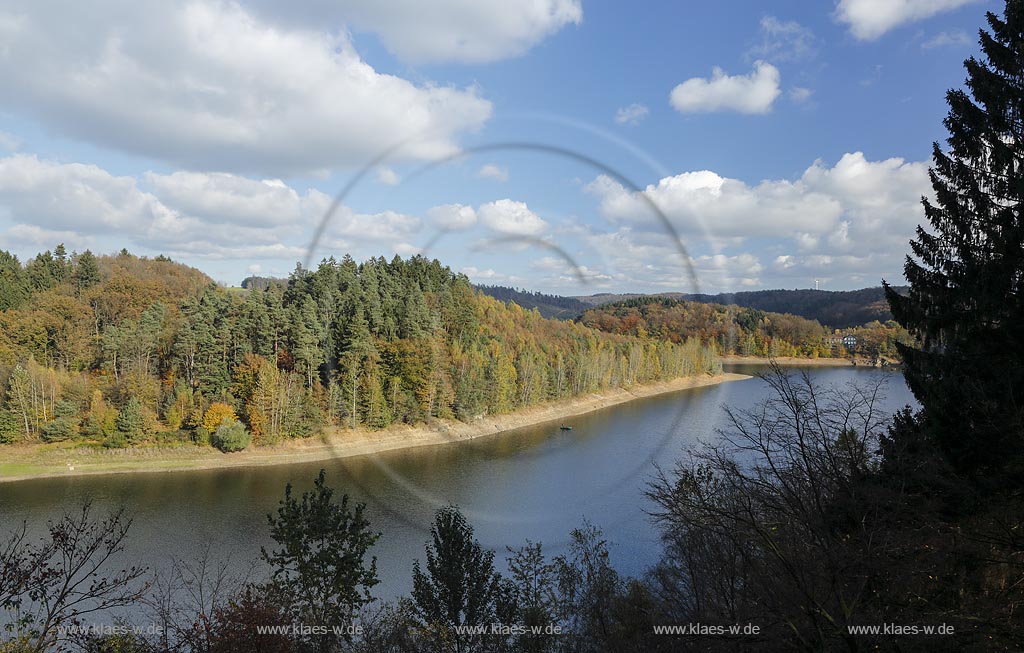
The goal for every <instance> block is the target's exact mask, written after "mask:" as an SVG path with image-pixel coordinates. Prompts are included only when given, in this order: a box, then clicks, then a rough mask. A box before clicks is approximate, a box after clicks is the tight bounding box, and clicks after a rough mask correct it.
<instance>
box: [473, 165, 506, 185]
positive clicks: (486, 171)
mask: <svg viewBox="0 0 1024 653" xmlns="http://www.w3.org/2000/svg"><path fill="white" fill-rule="evenodd" d="M476 176H477V177H480V178H481V179H493V180H495V181H508V168H503V167H501V166H499V165H495V164H493V163H486V164H484V165H483V166H482V167H481V168H480V170H479V171H478V172H477V173H476Z"/></svg>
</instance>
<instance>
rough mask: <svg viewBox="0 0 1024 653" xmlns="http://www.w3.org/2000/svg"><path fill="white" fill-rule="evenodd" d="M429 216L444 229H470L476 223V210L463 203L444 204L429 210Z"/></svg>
mask: <svg viewBox="0 0 1024 653" xmlns="http://www.w3.org/2000/svg"><path fill="white" fill-rule="evenodd" d="M427 217H428V218H430V219H431V220H432V221H433V222H434V224H436V225H437V226H438V227H440V228H442V229H453V230H454V229H468V228H470V227H472V226H473V225H475V224H476V211H475V210H474V209H473V207H472V206H465V205H463V204H443V205H441V206H435V207H434V208H432V209H428V210H427Z"/></svg>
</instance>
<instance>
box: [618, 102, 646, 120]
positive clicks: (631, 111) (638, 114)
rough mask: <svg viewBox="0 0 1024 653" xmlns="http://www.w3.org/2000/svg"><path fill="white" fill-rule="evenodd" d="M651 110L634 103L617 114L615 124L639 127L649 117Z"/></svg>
mask: <svg viewBox="0 0 1024 653" xmlns="http://www.w3.org/2000/svg"><path fill="white" fill-rule="evenodd" d="M648 113H649V110H648V109H647V107H645V106H644V105H642V104H636V103H633V104H631V105H629V106H628V107H622V108H621V109H619V110H618V111H616V112H615V122H617V123H619V124H620V125H639V124H640V121H641V120H643V119H644V118H646V117H647V114H648Z"/></svg>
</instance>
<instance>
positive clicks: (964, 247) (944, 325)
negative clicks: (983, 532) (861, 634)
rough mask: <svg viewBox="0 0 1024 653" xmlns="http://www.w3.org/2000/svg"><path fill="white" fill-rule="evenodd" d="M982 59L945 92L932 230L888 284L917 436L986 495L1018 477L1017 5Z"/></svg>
mask: <svg viewBox="0 0 1024 653" xmlns="http://www.w3.org/2000/svg"><path fill="white" fill-rule="evenodd" d="M988 23H989V26H990V27H991V33H988V32H985V31H982V32H981V48H982V52H983V53H984V60H983V61H978V60H977V59H975V58H974V57H971V58H970V59H968V60H967V61H966V62H965V66H966V68H967V91H966V92H965V91H961V90H951V91H950V92H949V93H948V94H947V101H948V103H949V107H950V109H949V115H948V117H947V118H946V120H945V125H946V128H947V129H948V130H949V134H950V136H949V139H948V141H947V143H948V145H949V151H948V152H944V151H943V150H942V149H941V148H940V147H939V145H938V143H936V144H935V145H934V153H933V160H934V164H933V166H932V168H931V180H932V187H933V188H934V191H935V202H934V203H933V202H932V201H930V200H928V199H925V200H923V203H924V210H925V216H926V217H927V219H928V222H929V223H930V224H931V227H932V231H930V232H929V231H926V230H925V229H924V228H921V227H918V231H917V238H916V240H914V241H912V242H911V248H912V250H913V254H914V256H915V257H916V260H915V259H913V258H910V257H908V258H907V262H906V266H905V274H906V277H907V280H908V281H909V282H910V293H909V295H908V296H906V297H903V296H900V295H899V294H898V293H896V292H895V291H894V290H893V289H892V288H890V287H889V286H888V285H886V294H887V296H888V299H889V304H890V306H891V307H892V312H893V315H894V316H895V317H896V319H897V320H898V321H899V323H900V324H901V325H903V326H904V327H906V328H907V329H908V330H909V331H910V332H911V333H912V334H913V335H915V336H917V338H918V339H919V341H920V343H921V345H920V347H919V348H915V347H910V346H906V345H899V346H898V348H899V351H900V354H901V356H902V357H903V360H904V362H905V375H906V378H907V382H908V384H909V385H910V388H911V390H913V392H914V395H915V396H916V397H917V399H918V401H920V403H921V406H922V411H921V415H920V420H921V428H922V430H923V431H924V432H926V433H927V434H928V436H927V437H928V438H929V439H930V440H931V441H932V442H934V443H935V444H936V445H937V446H938V448H939V449H940V450H941V452H942V453H943V455H944V456H945V457H946V459H947V460H948V461H949V462H950V464H951V465H952V466H953V468H954V469H956V470H958V471H959V472H961V473H963V474H965V475H968V476H972V477H974V478H975V479H976V480H982V481H983V482H985V483H986V484H988V485H990V486H997V485H999V484H1006V483H1010V484H1013V485H1016V486H1019V484H1020V479H1022V478H1024V468H1022V460H1024V301H1022V294H1024V221H1022V220H1024V216H1022V215H1021V211H1022V205H1021V200H1022V199H1024V2H1022V1H1021V0H1007V2H1006V11H1005V15H1004V17H1003V18H999V17H997V16H995V15H994V14H992V13H989V14H988Z"/></svg>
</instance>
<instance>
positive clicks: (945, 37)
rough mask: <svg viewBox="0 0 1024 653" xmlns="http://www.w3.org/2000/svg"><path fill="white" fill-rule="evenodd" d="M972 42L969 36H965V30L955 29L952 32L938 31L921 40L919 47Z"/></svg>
mask: <svg viewBox="0 0 1024 653" xmlns="http://www.w3.org/2000/svg"><path fill="white" fill-rule="evenodd" d="M972 42H973V41H971V37H969V36H967V34H966V33H965V32H961V31H959V30H956V31H953V32H939V33H938V34H936V35H935V36H933V37H931V38H930V39H928V40H927V41H925V42H923V43H922V44H921V48H922V49H924V50H931V49H933V48H944V47H947V46H951V45H970V44H971V43H972Z"/></svg>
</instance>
